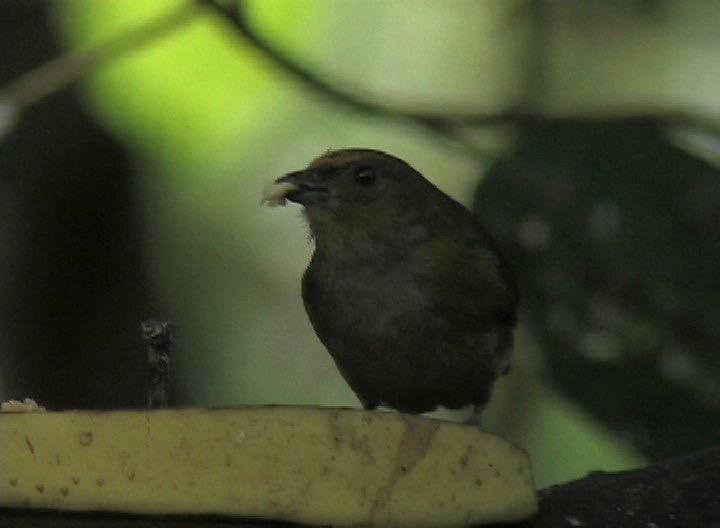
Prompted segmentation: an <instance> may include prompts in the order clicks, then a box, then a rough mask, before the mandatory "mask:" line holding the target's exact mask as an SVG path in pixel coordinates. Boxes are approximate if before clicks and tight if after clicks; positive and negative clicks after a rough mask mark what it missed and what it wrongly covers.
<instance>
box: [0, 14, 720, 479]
mask: <svg viewBox="0 0 720 528" xmlns="http://www.w3.org/2000/svg"><path fill="white" fill-rule="evenodd" d="M188 5H190V4H189V2H186V3H183V2H179V1H170V0H162V1H160V0H158V1H156V2H152V3H147V2H143V1H141V0H105V1H103V2H87V1H82V0H72V1H71V0H59V1H56V2H44V1H39V0H38V1H27V0H4V1H3V2H0V49H1V50H2V59H3V60H1V61H0V77H1V79H0V80H1V81H2V88H0V90H1V91H0V133H1V134H2V137H1V141H0V376H1V377H0V396H2V399H9V398H23V397H26V396H30V397H33V398H35V399H37V400H38V401H39V402H40V403H42V404H44V405H46V406H48V407H49V408H52V409H64V408H119V407H139V406H142V405H144V402H145V399H146V394H145V390H146V380H147V374H146V368H145V351H144V345H143V343H142V341H141V338H140V322H141V321H142V320H143V319H145V318H148V317H152V318H156V319H172V320H174V321H175V322H176V323H177V325H178V342H177V345H176V347H175V352H174V356H173V364H172V391H173V392H172V400H173V404H175V405H242V404H264V403H298V404H317V405H344V406H357V405H358V404H357V401H356V400H355V398H354V396H353V395H352V393H351V392H350V391H349V389H347V387H346V386H345V384H344V382H343V381H342V379H341V378H340V377H339V375H338V374H337V372H336V371H335V368H334V366H333V364H332V362H331V360H330V359H329V357H328V356H327V354H326V352H325V351H324V350H323V348H322V346H321V345H320V343H319V341H318V340H317V338H316V337H315V336H314V335H313V333H312V329H311V327H310V325H309V323H308V322H307V320H306V317H305V314H304V311H303V308H302V304H301V301H300V291H299V281H300V276H301V274H302V271H303V269H304V267H305V266H306V264H307V260H308V259H309V257H310V254H311V252H312V246H311V244H310V242H309V241H308V238H307V233H306V229H305V226H304V225H303V221H302V220H301V218H300V214H299V211H298V210H297V209H296V208H294V207H287V208H285V209H274V210H270V209H267V208H262V207H259V205H258V203H259V197H260V191H261V189H262V187H263V185H264V184H265V183H267V182H268V181H271V180H273V179H275V178H276V177H278V176H279V175H282V174H283V173H285V172H288V171H290V170H294V169H297V168H300V167H301V166H303V165H305V164H306V163H307V161H308V160H309V159H311V158H313V157H314V156H316V155H317V154H319V153H321V152H323V151H324V150H326V149H328V148H339V147H346V146H365V147H372V148H380V149H383V150H387V151H389V152H392V153H394V154H396V155H398V156H400V157H402V158H404V159H406V160H408V161H409V162H410V163H411V164H413V165H414V166H415V167H416V168H418V169H419V170H421V171H422V172H423V173H424V174H425V175H426V176H427V177H428V178H429V179H431V180H432V181H433V182H434V183H436V184H437V185H438V186H439V187H440V188H442V189H443V190H445V191H446V192H448V193H449V194H451V195H453V196H454V197H456V198H457V199H459V200H460V201H462V202H464V203H465V204H467V205H468V206H470V207H473V208H474V210H475V211H476V213H477V214H478V215H479V216H480V217H481V219H482V220H483V222H484V223H485V224H486V225H487V227H488V228H489V229H490V231H491V232H493V233H494V234H495V235H496V237H497V238H498V239H499V241H500V244H501V246H503V247H504V248H505V250H506V252H507V253H508V256H509V257H510V259H511V261H512V262H513V264H514V267H515V268H516V271H517V273H518V275H519V279H520V284H521V288H522V292H523V302H524V304H523V313H522V324H521V328H520V329H519V331H518V343H517V346H516V358H517V359H516V366H515V368H514V370H513V373H512V375H511V376H509V377H508V379H504V380H503V382H502V383H501V384H500V386H499V388H498V391H497V394H496V396H495V398H494V400H493V402H492V404H491V407H490V409H489V410H488V414H489V416H488V421H487V423H488V427H489V429H491V430H493V431H495V432H498V433H500V434H503V435H505V436H508V437H509V438H511V439H513V440H514V441H515V442H517V443H519V444H520V445H522V446H523V447H525V448H526V449H528V450H529V451H530V453H531V455H532V457H533V463H534V465H535V469H536V472H537V480H538V484H539V485H541V486H543V485H547V484H550V483H554V482H559V481H563V480H567V479H570V478H574V477H579V476H582V475H583V474H584V473H585V472H587V471H589V470H592V469H607V470H612V469H621V468H626V467H633V466H638V465H641V464H643V463H644V462H646V461H648V460H655V459H660V458H665V457H669V456H673V455H677V454H680V453H687V452H691V451H694V450H697V449H700V448H702V447H705V446H709V445H712V444H715V443H717V442H718V440H720V356H719V355H718V349H719V348H720V346H719V345H720V303H719V301H718V297H719V295H718V293H719V292H718V290H720V178H719V169H718V166H719V164H720V140H719V137H718V136H719V134H720V98H719V97H718V96H717V94H718V93H720V62H718V61H717V49H720V33H719V32H718V31H717V27H718V24H720V5H716V4H714V3H709V2H701V1H693V2H679V1H669V0H654V1H647V0H643V1H640V0H617V1H613V2H604V3H599V2H590V1H579V2H578V1H570V0H561V1H553V2H549V1H519V2H495V3H489V2H473V1H470V0H464V1H461V0H450V1H445V2H435V1H429V0H427V1H418V2H413V3H407V2H402V1H400V0H390V1H386V2H361V1H355V2H354V1H347V2H340V1H338V2H327V1H320V0H317V1H315V0H314V1H308V2H303V3H299V2H293V1H279V2H269V3H268V2H259V1H255V2H247V3H243V4H236V3H233V2H226V3H224V4H222V5H223V6H227V7H228V11H227V13H228V14H229V15H231V16H229V17H227V18H226V17H224V16H223V13H221V12H219V11H216V10H213V9H209V8H207V7H206V8H205V9H199V10H198V11H197V14H194V15H191V16H190V17H188V18H187V20H186V21H185V23H183V24H176V25H174V26H172V28H171V29H172V30H168V31H165V32H162V31H161V30H159V29H158V30H157V32H158V36H157V38H156V39H154V40H147V41H146V40H142V39H140V38H137V37H135V38H137V40H138V42H137V43H136V45H131V46H128V47H127V50H126V51H125V52H124V53H119V52H110V53H108V54H107V56H106V57H103V58H102V60H101V61H99V65H98V66H97V67H96V68H92V69H88V71H86V72H84V73H83V74H82V75H80V76H79V80H78V82H77V83H73V84H72V86H70V87H69V88H66V89H62V90H50V91H52V92H53V93H51V94H50V95H48V96H46V97H42V98H37V101H30V102H29V103H28V104H27V107H26V108H21V107H20V106H19V104H18V103H17V101H18V100H19V98H18V96H17V93H16V92H14V91H13V89H12V88H13V86H17V83H18V79H22V78H23V76H25V75H26V74H28V73H29V72H32V71H34V70H36V69H37V68H38V67H40V66H41V65H43V64H44V63H46V62H47V61H50V60H52V59H54V58H57V57H59V56H63V55H65V54H68V53H76V54H80V55H79V56H88V55H92V53H93V50H96V49H98V48H97V47H98V46H101V45H102V43H104V42H108V41H113V39H115V38H116V37H117V36H118V35H127V34H131V35H132V34H133V32H136V31H137V29H138V28H142V27H145V26H146V25H147V24H148V23H149V22H150V21H153V20H164V19H166V18H167V17H168V16H169V15H168V14H169V13H170V14H172V13H174V12H177V11H178V10H182V9H186V8H187V6H188ZM237 6H240V7H242V9H243V10H242V11H240V12H238V11H235V8H236V7H237ZM238 13H241V14H244V15H245V18H241V17H240V18H238V16H239V15H238ZM232 16H235V21H236V22H238V21H240V22H241V23H245V24H247V25H248V27H249V28H250V30H251V32H255V33H257V35H260V36H261V37H262V38H263V39H267V41H268V42H270V43H272V46H273V47H274V53H275V54H276V55H277V54H281V55H286V56H287V58H289V59H290V60H291V61H295V62H296V63H297V64H299V65H301V66H302V68H304V69H306V70H308V71H309V72H311V73H312V75H316V76H317V77H318V78H319V79H320V80H321V81H322V82H327V83H328V84H329V85H331V86H336V87H338V89H339V90H340V91H341V92H343V93H341V94H340V96H339V97H328V96H327V93H323V91H322V90H319V89H318V87H317V86H315V87H314V88H313V87H312V86H309V85H308V83H307V81H308V78H307V76H305V78H303V77H302V75H301V76H300V77H298V75H297V74H298V71H293V70H288V69H287V68H282V67H280V66H279V65H278V63H277V57H275V58H274V59H273V56H272V52H273V50H270V51H271V54H270V55H268V53H267V51H268V50H263V49H262V43H260V45H258V43H257V42H255V43H253V42H251V40H250V39H248V35H247V32H246V33H245V34H243V31H242V27H239V26H238V25H233V24H232V23H231V18H232ZM158 27H160V28H161V27H163V26H162V24H160V25H159V26H158ZM168 27H169V25H168ZM165 29H168V28H165ZM129 42H131V43H132V38H130V39H129ZM300 73H302V72H300ZM351 99H352V100H354V101H355V102H356V103H357V101H358V100H360V101H365V102H367V103H368V104H367V105H365V106H363V105H358V104H351V103H352V101H351ZM377 105H380V106H381V107H380V108H378V107H377ZM12 111H16V112H18V113H19V115H18V116H17V120H15V121H13V120H11V119H10V118H9V116H11V112H12ZM408 112H410V113H412V112H416V113H423V114H435V115H440V116H446V117H447V119H444V120H443V121H442V122H443V126H428V124H427V122H423V121H422V120H421V119H415V118H414V117H413V116H412V115H410V116H409V117H408V114H407V113H408ZM469 116H475V117H476V118H475V119H473V120H470V121H468V120H466V119H465V118H467V117H469ZM458 118H461V119H458ZM460 121H462V123H460ZM442 416H446V415H442ZM451 418H454V416H451Z"/></svg>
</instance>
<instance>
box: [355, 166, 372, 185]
mask: <svg viewBox="0 0 720 528" xmlns="http://www.w3.org/2000/svg"><path fill="white" fill-rule="evenodd" d="M376 178H377V176H376V174H375V170H374V169H373V168H372V167H358V168H357V169H355V181H356V182H358V183H359V184H360V185H372V184H373V183H375V179H376Z"/></svg>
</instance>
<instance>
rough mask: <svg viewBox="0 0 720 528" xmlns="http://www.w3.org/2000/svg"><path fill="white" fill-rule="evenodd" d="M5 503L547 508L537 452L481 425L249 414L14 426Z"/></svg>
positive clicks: (497, 511)
mask: <svg viewBox="0 0 720 528" xmlns="http://www.w3.org/2000/svg"><path fill="white" fill-rule="evenodd" d="M0 505H1V506H11V507H18V506H22V507H31V508H55V509H61V510H105V511H119V512H130V513H143V514H220V515H233V516H244V517H260V518H266V519H275V520H286V521H294V522H300V523H307V524H322V525H328V524H332V525H351V526H357V525H364V526H381V527H383V526H385V527H393V526H398V527H400V526H413V527H423V526H427V527H433V526H437V527H440V526H445V527H446V526H453V525H457V526H461V525H476V524H479V523H490V522H501V521H504V522H510V521H518V520H522V519H526V518H528V517H530V516H532V515H533V514H534V513H535V511H536V509H537V500H536V495H535V488H534V484H533V479H532V473H531V469H530V464H529V461H528V457H527V454H526V453H525V452H524V451H522V450H521V449H519V448H518V447H516V446H514V445H512V444H510V443H509V442H507V441H505V440H503V439H501V438H498V437H496V436H492V435H490V434H487V433H483V432H482V431H480V430H479V429H477V428H475V427H470V426H465V425H461V424H456V423H450V422H442V421H439V420H432V419H428V418H422V417H413V416H405V415H402V414H398V413H389V412H368V411H358V410H348V409H318V408H306V407H249V408H240V409H226V410H221V409H217V410H206V409H179V410H156V411H109V412H85V411H65V412H42V413H18V414H16V413H3V414H0Z"/></svg>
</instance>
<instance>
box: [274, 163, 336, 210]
mask: <svg viewBox="0 0 720 528" xmlns="http://www.w3.org/2000/svg"><path fill="white" fill-rule="evenodd" d="M275 183H290V184H292V185H294V186H295V187H296V189H293V190H291V191H289V192H288V193H287V194H286V195H285V198H287V199H288V200H290V201H291V202H295V203H299V204H302V205H304V206H305V207H309V206H312V205H319V204H322V203H324V202H326V201H327V199H328V197H329V195H330V192H329V190H328V188H327V185H325V183H324V182H323V181H321V179H320V175H319V174H318V172H317V171H314V170H301V171H295V172H291V173H290V174H286V175H285V176H283V177H282V178H278V179H277V180H275Z"/></svg>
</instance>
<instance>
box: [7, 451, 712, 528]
mask: <svg viewBox="0 0 720 528" xmlns="http://www.w3.org/2000/svg"><path fill="white" fill-rule="evenodd" d="M151 526H152V527H155V526H161V527H172V528H180V527H183V528H199V527H221V526H239V527H253V528H254V527H260V526H275V527H280V526H287V527H289V526H296V525H291V524H289V523H279V522H268V521H262V520H257V519H233V518H228V517H207V516H206V517H188V516H162V517H160V516H148V515H143V516H139V515H124V514H116V513H69V512H54V511H37V510H30V509H18V508H0V528H19V527H24V528H49V527H53V528H55V527H60V528H71V527H82V528H89V527H103V528H120V527H129V528H146V527H148V528H149V527H151ZM504 526H510V525H504ZM513 526H517V528H550V527H553V528H556V527H575V526H582V527H585V528H600V527H623V528H632V527H643V528H653V527H657V528H687V527H694V526H698V527H703V528H720V446H717V447H714V448H712V449H708V450H707V451H703V452H700V453H696V454H693V455H689V456H686V457H683V458H678V459H673V460H670V461H668V462H661V463H658V464H654V465H652V466H649V467H646V468H644V469H639V470H635V471H624V472H620V473H593V474H591V475H589V476H588V477H586V478H584V479H581V480H576V481H574V482H569V483H567V484H562V485H559V486H553V487H551V488H547V489H545V490H542V491H540V513H539V514H538V516H537V517H536V518H535V519H533V520H532V521H528V522H525V523H520V524H516V525H513Z"/></svg>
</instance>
